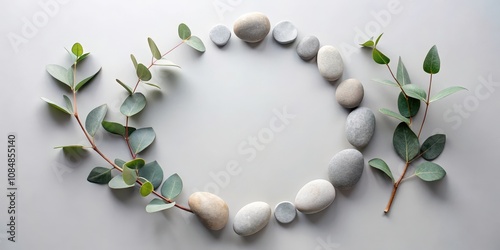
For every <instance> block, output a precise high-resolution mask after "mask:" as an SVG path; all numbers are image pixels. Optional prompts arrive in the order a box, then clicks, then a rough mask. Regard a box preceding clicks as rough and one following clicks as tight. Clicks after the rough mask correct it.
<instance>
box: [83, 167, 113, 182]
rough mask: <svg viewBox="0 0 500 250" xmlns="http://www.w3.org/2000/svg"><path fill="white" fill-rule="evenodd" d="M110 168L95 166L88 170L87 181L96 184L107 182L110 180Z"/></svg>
mask: <svg viewBox="0 0 500 250" xmlns="http://www.w3.org/2000/svg"><path fill="white" fill-rule="evenodd" d="M111 170H112V169H109V168H103V167H95V168H94V169H92V171H90V174H89V176H88V177H87V181H89V182H92V183H96V184H108V182H109V181H111Z"/></svg>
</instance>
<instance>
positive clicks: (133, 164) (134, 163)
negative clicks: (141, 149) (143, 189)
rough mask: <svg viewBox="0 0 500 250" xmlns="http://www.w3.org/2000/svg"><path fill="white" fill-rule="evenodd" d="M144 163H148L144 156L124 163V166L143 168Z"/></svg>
mask: <svg viewBox="0 0 500 250" xmlns="http://www.w3.org/2000/svg"><path fill="white" fill-rule="evenodd" d="M144 165H146V162H145V161H144V159H142V158H135V159H133V160H130V161H127V162H125V164H123V166H125V167H127V168H130V169H141V168H142V167H144Z"/></svg>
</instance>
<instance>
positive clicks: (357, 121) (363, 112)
mask: <svg viewBox="0 0 500 250" xmlns="http://www.w3.org/2000/svg"><path fill="white" fill-rule="evenodd" d="M374 132H375V115H374V114H373V112H372V111H371V109H369V108H365V107H360V108H357V109H355V110H353V111H352V112H351V113H350V114H349V115H348V116H347V119H346V125H345V133H346V138H347V141H349V143H350V144H351V145H353V146H354V147H357V148H363V147H365V146H366V145H368V143H369V142H370V140H371V139H372V137H373V133H374Z"/></svg>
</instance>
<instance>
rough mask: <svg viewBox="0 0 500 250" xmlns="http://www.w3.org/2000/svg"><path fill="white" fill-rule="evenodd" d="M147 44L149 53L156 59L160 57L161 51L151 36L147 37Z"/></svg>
mask: <svg viewBox="0 0 500 250" xmlns="http://www.w3.org/2000/svg"><path fill="white" fill-rule="evenodd" d="M148 45H149V49H150V50H151V54H152V55H153V57H154V58H155V59H156V60H159V59H161V53H160V50H159V49H158V46H156V43H155V41H153V39H152V38H151V37H148Z"/></svg>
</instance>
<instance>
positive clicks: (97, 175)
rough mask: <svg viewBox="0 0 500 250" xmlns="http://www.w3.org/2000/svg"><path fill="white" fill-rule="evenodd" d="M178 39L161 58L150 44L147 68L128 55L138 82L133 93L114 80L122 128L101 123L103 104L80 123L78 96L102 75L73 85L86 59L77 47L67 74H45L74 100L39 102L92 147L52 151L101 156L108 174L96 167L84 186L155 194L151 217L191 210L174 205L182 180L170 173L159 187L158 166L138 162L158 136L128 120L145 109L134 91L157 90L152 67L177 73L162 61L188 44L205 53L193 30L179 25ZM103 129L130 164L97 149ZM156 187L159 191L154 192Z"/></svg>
mask: <svg viewBox="0 0 500 250" xmlns="http://www.w3.org/2000/svg"><path fill="white" fill-rule="evenodd" d="M178 35H179V38H180V39H181V40H182V41H181V42H180V43H179V44H177V45H176V46H174V47H173V48H172V49H170V50H168V51H167V52H165V53H163V54H162V53H161V52H160V50H159V49H158V46H157V45H156V43H155V42H154V41H153V39H152V38H148V45H149V49H150V51H151V55H152V56H151V62H150V64H149V65H148V66H146V65H145V64H143V63H139V62H138V61H137V59H136V57H135V56H134V55H133V54H131V55H130V57H131V59H132V63H133V65H134V71H135V73H136V75H137V81H136V82H135V84H134V85H133V87H130V86H129V85H127V84H126V83H124V82H123V81H121V80H118V79H116V81H117V82H118V84H120V85H121V86H122V87H123V88H124V89H125V90H126V91H127V93H128V96H127V98H126V99H125V100H124V101H123V103H122V105H121V107H120V112H121V113H122V114H123V115H124V120H125V125H122V124H121V123H119V122H113V121H106V120H105V117H106V114H107V111H108V108H107V105H106V104H102V105H100V106H98V107H96V108H94V109H92V111H90V112H89V114H88V115H87V117H86V119H85V123H83V122H82V119H81V118H80V114H79V112H78V102H77V93H78V91H79V90H80V89H81V88H82V87H83V86H85V85H86V84H88V83H90V82H91V80H92V79H94V77H95V76H96V75H97V74H98V73H99V72H100V70H101V69H99V70H98V71H97V72H96V73H94V74H92V75H90V76H88V77H86V78H83V79H82V80H80V81H79V82H78V83H77V66H78V64H79V63H80V62H82V61H83V60H84V59H85V58H87V57H88V56H89V53H84V50H83V46H82V45H81V44H80V43H75V44H74V45H73V46H72V48H71V51H68V52H69V54H70V56H71V58H72V61H73V63H72V65H71V66H70V67H69V68H66V67H63V66H60V65H54V64H51V65H47V67H46V69H47V72H48V73H49V74H50V75H51V76H52V77H54V78H55V79H56V80H58V81H59V82H61V83H63V84H64V85H65V86H67V87H69V89H70V93H71V94H72V97H73V98H72V99H71V98H69V97H68V96H67V95H63V99H64V102H65V106H62V105H59V104H56V103H55V102H53V101H51V100H49V99H47V98H43V97H42V99H43V100H44V101H45V102H47V103H48V104H49V105H50V106H51V107H53V108H55V109H56V110H59V111H61V112H63V113H65V114H69V115H71V116H73V117H74V118H75V120H76V121H77V123H78V126H79V127H80V128H81V130H82V132H83V134H84V135H85V137H86V139H87V140H88V142H89V144H90V146H84V145H68V146H58V147H55V148H58V149H63V150H64V151H66V150H85V149H87V148H92V150H94V151H95V152H96V153H97V154H98V155H99V156H101V157H102V158H103V159H104V160H105V161H106V162H107V164H108V165H110V166H111V168H109V167H101V166H97V167H94V168H93V169H92V170H91V172H90V174H89V175H88V177H87V180H88V181H89V182H92V183H96V184H107V185H108V186H109V187H110V188H112V189H126V188H132V187H135V186H136V185H137V186H138V187H139V193H140V194H141V196H143V197H146V196H149V195H151V194H153V195H155V196H157V197H158V198H154V199H153V200H151V201H150V203H149V204H148V205H147V206H146V211H147V212H149V213H153V212H158V211H162V210H165V209H169V208H172V207H174V206H175V207H178V208H180V209H182V210H184V211H187V212H192V211H191V210H190V209H189V208H187V207H185V206H181V205H179V204H177V203H176V202H175V201H174V199H175V198H176V197H177V196H178V195H179V194H180V193H181V191H182V188H183V184H182V179H181V177H180V176H179V175H178V174H176V173H174V174H172V175H170V177H168V178H167V179H166V180H165V181H163V169H162V168H161V166H160V165H159V163H158V162H157V161H151V162H148V163H146V161H145V160H144V159H142V158H140V157H138V156H139V154H140V153H141V152H142V151H143V150H145V149H146V148H148V147H149V146H151V144H152V143H153V141H154V140H155V138H156V133H155V131H154V129H153V128H152V127H144V128H135V127H131V126H129V123H130V117H132V116H134V115H137V114H138V113H140V112H141V111H143V110H144V108H145V107H146V103H147V100H146V96H145V95H144V94H142V93H141V92H138V91H137V89H138V86H139V85H140V84H144V85H146V86H152V87H155V88H160V87H159V85H158V84H156V83H152V82H151V79H152V78H153V74H152V72H151V70H150V69H151V68H152V67H153V66H159V67H179V66H178V65H176V64H175V63H172V62H171V61H168V60H167V59H165V56H167V55H168V54H169V53H170V52H172V51H173V50H174V49H176V48H178V47H179V46H181V45H182V44H187V45H189V46H190V47H192V48H194V49H195V50H197V51H199V52H204V51H205V46H204V44H203V42H202V41H201V39H200V38H198V37H196V36H193V35H191V30H190V29H189V27H188V26H187V25H186V24H183V23H181V24H180V25H179V27H178ZM101 126H102V127H103V128H104V129H105V130H106V131H108V132H109V133H111V134H115V135H118V136H121V137H122V138H123V139H124V142H125V143H126V144H127V147H128V149H129V153H130V159H129V160H128V161H125V160H121V159H115V160H111V158H109V157H108V156H106V155H105V154H104V153H103V151H102V150H101V149H100V148H99V147H98V146H97V144H96V143H95V135H96V133H97V131H98V129H99V128H100V127H101ZM113 170H114V171H117V172H118V174H117V175H115V176H114V177H113V175H112V171H113ZM162 182H163V184H162ZM160 185H161V189H160V191H156V190H157V189H158V188H159V187H160Z"/></svg>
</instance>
